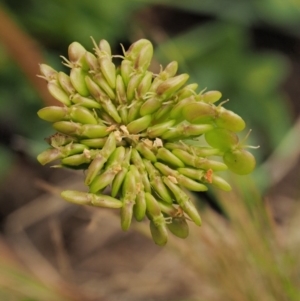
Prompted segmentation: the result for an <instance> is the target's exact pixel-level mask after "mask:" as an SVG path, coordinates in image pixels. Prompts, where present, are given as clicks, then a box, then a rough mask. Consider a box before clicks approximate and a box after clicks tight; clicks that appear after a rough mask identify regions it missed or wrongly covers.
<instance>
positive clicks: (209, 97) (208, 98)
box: [201, 91, 222, 103]
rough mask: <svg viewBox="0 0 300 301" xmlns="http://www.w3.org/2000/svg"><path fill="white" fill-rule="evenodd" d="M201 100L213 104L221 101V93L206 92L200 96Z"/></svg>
mask: <svg viewBox="0 0 300 301" xmlns="http://www.w3.org/2000/svg"><path fill="white" fill-rule="evenodd" d="M201 96H202V97H201V99H202V100H203V101H204V102H206V103H215V102H217V101H218V100H220V99H221V97H222V93H221V92H219V91H208V92H205V93H204V94H202V95H201Z"/></svg>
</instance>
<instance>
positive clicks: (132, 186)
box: [121, 168, 138, 231]
mask: <svg viewBox="0 0 300 301" xmlns="http://www.w3.org/2000/svg"><path fill="white" fill-rule="evenodd" d="M137 193H138V191H137V187H136V180H135V176H134V172H133V171H132V170H131V169H130V168H129V171H128V172H127V174H126V176H125V179H124V182H123V187H122V195H123V197H122V202H123V207H122V209H121V227H122V230H123V231H127V230H128V229H129V227H130V224H131V220H132V216H133V206H134V204H135V199H136V196H137Z"/></svg>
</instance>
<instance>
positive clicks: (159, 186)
mask: <svg viewBox="0 0 300 301" xmlns="http://www.w3.org/2000/svg"><path fill="white" fill-rule="evenodd" d="M143 162H144V165H145V167H146V170H147V172H148V175H149V178H150V185H151V186H152V188H153V189H154V191H155V192H156V193H157V194H158V196H159V197H160V198H161V199H162V200H163V201H164V202H166V203H169V204H172V196H171V194H170V192H169V191H168V189H167V187H166V186H165V184H164V183H163V181H162V178H161V175H160V173H159V171H158V170H157V169H156V168H155V167H154V166H153V165H152V163H151V162H150V161H148V160H145V159H144V160H143Z"/></svg>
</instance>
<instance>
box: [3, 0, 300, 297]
mask: <svg viewBox="0 0 300 301" xmlns="http://www.w3.org/2000/svg"><path fill="white" fill-rule="evenodd" d="M0 8H2V9H4V10H5V11H6V12H7V14H9V15H10V17H11V18H12V19H13V20H14V21H15V22H16V24H18V26H20V27H21V28H22V30H23V31H24V32H25V33H27V34H28V35H30V36H31V37H32V38H34V39H35V41H36V42H37V43H38V45H39V46H40V47H41V49H42V53H43V56H44V60H45V61H44V62H45V63H48V64H49V65H52V66H53V67H57V68H58V69H59V68H61V64H60V61H61V59H60V58H59V55H66V52H67V47H68V45H69V44H70V43H71V42H73V41H78V42H80V43H81V44H83V45H84V46H85V47H86V48H87V49H91V48H92V42H91V40H90V36H92V37H93V38H94V39H95V40H96V41H98V40H100V39H102V38H104V39H106V40H108V41H109V42H110V44H111V45H112V46H113V48H114V49H115V50H116V51H119V52H120V47H119V44H120V43H124V44H125V45H126V44H128V43H129V42H133V41H134V40H136V39H137V38H140V37H145V38H148V39H150V40H152V41H153V43H154V45H155V58H156V59H157V61H159V62H161V63H163V64H166V63H168V62H169V61H171V60H177V61H178V62H179V66H180V69H181V70H180V72H187V73H189V74H190V75H191V79H190V82H197V83H199V90H202V89H204V88H207V89H210V90H220V91H221V92H222V93H223V99H224V100H226V99H230V102H229V103H228V104H226V105H225V106H226V108H230V109H232V110H233V111H235V112H237V113H238V114H239V115H241V116H242V117H243V118H244V119H245V121H246V123H247V126H248V129H249V128H251V129H252V130H253V131H252V133H251V135H250V138H249V144H251V145H260V146H261V147H260V149H258V150H254V151H253V152H254V154H255V156H256V158H257V161H258V168H257V170H256V172H255V173H254V181H256V184H257V186H258V187H259V188H261V189H262V191H263V190H267V189H268V188H269V175H268V174H267V173H266V171H265V170H264V169H263V168H260V166H263V164H264V162H265V161H267V160H268V158H269V157H270V156H271V155H272V154H273V153H274V152H275V150H276V149H277V148H278V147H279V146H280V145H281V146H280V147H281V148H280V150H281V149H283V150H284V153H280V154H279V157H280V156H282V157H284V156H285V155H286V154H290V153H292V152H298V150H297V149H295V147H294V146H295V145H294V142H295V140H294V139H295V137H294V136H293V138H291V139H289V140H287V141H286V142H283V141H284V138H285V137H286V136H287V134H288V133H289V132H290V131H291V130H292V129H293V124H294V122H295V120H296V117H297V115H296V114H297V113H295V111H294V107H295V103H296V102H297V101H298V100H297V99H290V98H288V97H287V94H286V92H285V91H284V89H283V86H284V84H285V83H286V81H287V79H288V77H289V75H290V72H291V70H292V68H291V67H292V66H291V62H290V58H289V57H288V56H287V55H286V54H285V53H283V52H279V51H277V50H273V49H259V48H258V47H256V46H255V41H254V38H253V32H254V30H255V29H257V28H260V27H263V28H264V27H265V28H268V30H269V31H272V30H273V31H276V32H278V33H280V34H282V35H285V36H287V37H289V38H290V39H294V40H298V39H299V38H300V31H299V28H300V2H299V1H293V0H253V1H248V0H202V1H198V0H185V1H180V0H160V1H155V0H154V1H150V0H149V1H147V0H127V1H123V0H110V1H98V0H90V1H81V0H65V1H61V0H52V1H40V0H28V1H23V2H20V1H17V0H7V1H4V0H2V1H1V3H0ZM166 8H169V9H170V10H174V11H175V12H177V13H178V12H179V14H182V15H183V14H184V13H186V14H189V16H192V17H193V20H197V21H195V22H194V23H193V24H192V26H187V25H186V24H184V22H182V24H181V20H180V19H174V20H171V21H170V20H168V26H166V27H164V23H163V22H162V21H164V20H159V21H158V19H159V18H162V15H161V14H160V10H166ZM148 13H149V14H150V16H151V18H149V19H148V20H146V21H144V20H143V16H145V15H147V14H148ZM156 13H157V16H158V17H157V18H155V15H156ZM149 20H150V21H149ZM147 22H148V23H147ZM181 25H182V26H181ZM0 26H1V20H0ZM180 27H182V28H180ZM172 28H174V29H173V30H172ZM175 28H176V29H175ZM20 47H22V45H20ZM41 63H42V62H41ZM42 106H44V105H43V102H42V100H41V99H40V97H39V96H38V93H37V91H36V90H35V87H33V86H32V85H30V84H29V82H28V79H27V78H26V76H25V75H24V74H23V73H22V72H21V71H20V68H19V66H18V65H17V64H16V63H15V62H14V61H13V60H12V58H11V56H10V53H9V52H8V51H7V50H6V45H4V44H3V43H2V42H1V40H0V127H1V128H2V129H0V134H1V136H2V137H4V136H6V135H8V132H10V134H11V135H12V136H13V137H21V139H22V141H24V142H25V144H24V146H25V148H26V149H23V151H25V153H26V154H27V155H29V157H30V158H31V159H32V160H33V161H34V160H35V157H36V155H37V154H38V153H39V152H40V151H41V150H43V149H45V145H46V144H45V143H44V141H43V139H44V137H46V136H48V135H49V134H50V133H51V132H52V130H51V129H50V128H49V125H48V124H47V123H45V122H43V121H41V120H39V119H38V117H37V115H36V112H37V110H38V109H39V108H41V107H42ZM242 135H244V136H245V135H246V132H243V133H242ZM1 142H2V144H0V179H2V180H4V179H5V177H6V176H7V174H8V173H9V171H10V168H11V166H12V165H13V163H14V160H15V159H16V156H15V154H14V153H13V152H12V149H13V148H14V147H16V146H15V144H14V143H12V142H11V143H10V145H9V146H8V145H7V144H6V143H4V142H5V139H4V138H3V139H1ZM282 143H284V145H282ZM237 185H238V184H237ZM245 190H247V188H245ZM0 295H1V294H0ZM294 296H295V299H293V300H297V296H296V294H295V295H294ZM16 300H18V299H16ZM28 300H29V299H28ZM32 300H35V299H32ZM249 300H250V299H249ZM270 300H271V299H270ZM291 300H292V299H291Z"/></svg>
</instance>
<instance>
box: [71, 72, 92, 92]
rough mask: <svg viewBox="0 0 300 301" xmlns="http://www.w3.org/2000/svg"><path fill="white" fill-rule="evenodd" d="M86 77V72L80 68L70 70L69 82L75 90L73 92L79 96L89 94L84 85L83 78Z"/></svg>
mask: <svg viewBox="0 0 300 301" xmlns="http://www.w3.org/2000/svg"><path fill="white" fill-rule="evenodd" d="M86 76H87V72H86V71H85V70H83V69H81V68H72V69H71V72H70V80H71V83H72V85H73V87H74V88H75V90H76V91H77V92H78V93H79V94H80V95H81V96H89V95H90V92H89V90H88V88H87V85H86V83H85V80H84V79H85V77H86Z"/></svg>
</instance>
